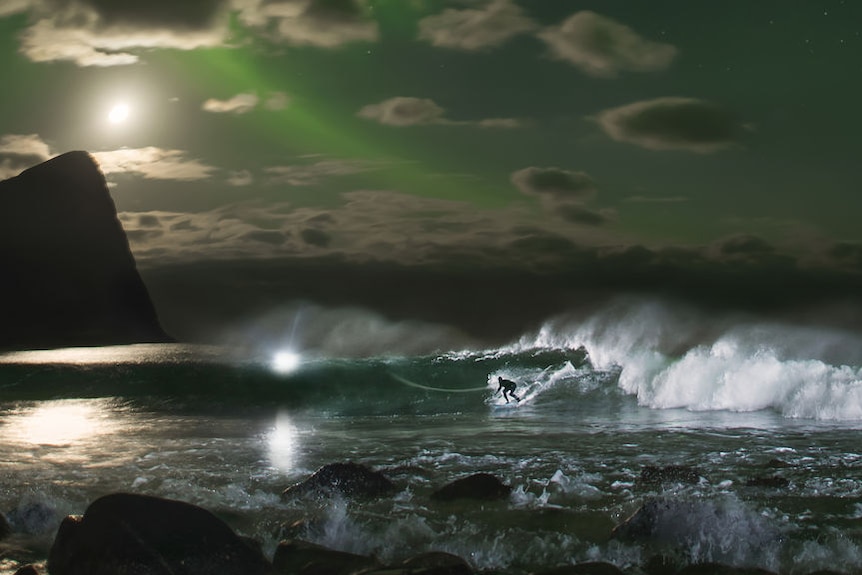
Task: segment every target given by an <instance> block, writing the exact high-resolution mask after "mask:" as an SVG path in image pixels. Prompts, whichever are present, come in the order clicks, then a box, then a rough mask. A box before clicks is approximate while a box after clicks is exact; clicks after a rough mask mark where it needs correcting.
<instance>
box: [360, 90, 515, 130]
mask: <svg viewBox="0 0 862 575" xmlns="http://www.w3.org/2000/svg"><path fill="white" fill-rule="evenodd" d="M356 115H357V116H359V117H360V118H365V119H366V120H373V121H375V122H378V123H380V124H384V125H386V126H396V127H402V128H403V127H406V126H430V125H446V126H478V127H480V128H498V129H500V128H502V129H511V128H518V127H520V126H522V125H523V123H522V122H521V121H520V120H517V119H515V118H486V119H482V120H476V121H471V120H451V119H449V118H447V117H446V111H445V110H444V109H443V108H442V107H440V106H439V105H438V104H437V103H436V102H434V100H430V99H428V98H413V97H409V96H396V97H394V98H389V99H388V100H384V101H382V102H380V103H379V104H368V105H367V106H364V107H363V108H362V109H361V110H359V112H357V114H356Z"/></svg>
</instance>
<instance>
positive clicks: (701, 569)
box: [677, 563, 776, 575]
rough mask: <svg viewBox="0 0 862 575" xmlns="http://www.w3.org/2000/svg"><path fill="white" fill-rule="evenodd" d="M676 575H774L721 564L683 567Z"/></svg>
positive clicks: (762, 570) (757, 569)
mask: <svg viewBox="0 0 862 575" xmlns="http://www.w3.org/2000/svg"><path fill="white" fill-rule="evenodd" d="M677 575H776V574H775V573H773V572H772V571H767V570H766V569H760V568H757V567H731V566H730V565H723V564H721V563H697V564H695V565H688V566H686V567H683V568H682V569H681V570H680V571H679V572H677Z"/></svg>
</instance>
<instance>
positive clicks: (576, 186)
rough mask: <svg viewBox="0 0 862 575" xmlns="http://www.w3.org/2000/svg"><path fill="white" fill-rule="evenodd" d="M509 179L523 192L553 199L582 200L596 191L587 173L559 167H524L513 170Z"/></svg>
mask: <svg viewBox="0 0 862 575" xmlns="http://www.w3.org/2000/svg"><path fill="white" fill-rule="evenodd" d="M511 180H512V183H513V184H515V187H516V188H518V189H519V190H521V192H522V193H524V194H529V195H534V196H540V197H545V198H550V199H552V200H555V201H577V202H582V201H585V200H587V199H589V198H590V197H592V196H593V195H594V194H595V192H596V187H595V183H594V182H593V180H592V178H590V176H589V175H587V174H586V173H584V172H572V171H569V170H563V169H560V168H537V167H529V168H524V169H522V170H518V171H517V172H513V173H512V176H511Z"/></svg>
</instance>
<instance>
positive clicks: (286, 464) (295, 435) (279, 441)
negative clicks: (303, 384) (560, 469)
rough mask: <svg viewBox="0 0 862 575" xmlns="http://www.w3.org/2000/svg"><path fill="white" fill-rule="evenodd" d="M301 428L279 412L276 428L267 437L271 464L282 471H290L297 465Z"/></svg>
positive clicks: (286, 415)
mask: <svg viewBox="0 0 862 575" xmlns="http://www.w3.org/2000/svg"><path fill="white" fill-rule="evenodd" d="M299 445H300V440H299V428H298V427H297V426H296V424H295V423H294V422H293V420H292V419H291V418H290V416H289V415H288V414H287V413H285V412H283V411H282V412H279V413H278V415H277V416H276V418H275V426H274V427H273V428H272V429H271V430H270V431H269V434H268V436H267V447H268V451H269V462H270V463H271V464H272V466H273V467H276V468H277V469H280V470H282V471H290V470H292V469H293V467H294V465H295V464H296V459H297V453H298V451H299Z"/></svg>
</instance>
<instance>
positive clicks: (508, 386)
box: [497, 377, 521, 403]
mask: <svg viewBox="0 0 862 575" xmlns="http://www.w3.org/2000/svg"><path fill="white" fill-rule="evenodd" d="M497 383H499V384H500V386H499V387H498V388H497V391H500V390H501V389H502V390H503V399H505V400H506V403H509V395H511V396H512V397H513V398H515V401H521V398H520V397H518V396H517V395H515V388H516V387H518V384H517V383H515V382H514V381H512V380H509V379H503V378H502V377H497ZM507 393H508V394H509V395H506V394H507Z"/></svg>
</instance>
